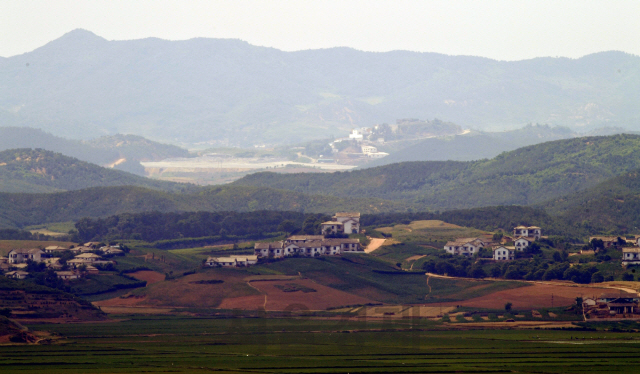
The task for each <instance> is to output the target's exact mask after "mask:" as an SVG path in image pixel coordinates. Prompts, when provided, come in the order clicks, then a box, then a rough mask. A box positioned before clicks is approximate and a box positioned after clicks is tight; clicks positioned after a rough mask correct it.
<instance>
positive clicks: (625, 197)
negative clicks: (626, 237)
mask: <svg viewBox="0 0 640 374" xmlns="http://www.w3.org/2000/svg"><path fill="white" fill-rule="evenodd" d="M539 207H541V208H544V209H545V210H546V211H548V212H549V213H550V214H553V215H556V216H560V217H563V218H564V219H565V220H567V221H571V222H574V223H575V224H576V225H578V226H581V227H584V228H585V229H587V230H589V231H592V232H601V233H611V234H616V235H617V234H635V235H637V234H638V233H640V214H639V213H638V212H640V169H637V170H633V171H631V172H627V173H624V174H622V175H619V176H617V177H614V178H611V179H608V180H606V181H605V182H602V183H600V184H598V185H597V186H595V187H592V188H589V189H587V190H584V191H580V192H577V193H574V194H570V195H566V196H562V197H559V198H556V199H553V200H550V201H547V202H545V203H543V204H540V206H539Z"/></svg>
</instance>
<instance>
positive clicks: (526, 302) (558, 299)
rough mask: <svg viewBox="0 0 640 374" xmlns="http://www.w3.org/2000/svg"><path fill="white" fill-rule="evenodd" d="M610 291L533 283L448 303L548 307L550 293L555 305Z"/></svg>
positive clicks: (571, 302) (610, 291) (491, 306)
mask: <svg viewBox="0 0 640 374" xmlns="http://www.w3.org/2000/svg"><path fill="white" fill-rule="evenodd" d="M612 291H613V290H611V289H606V288H595V287H570V286H556V285H550V284H534V285H531V286H528V287H520V288H513V289H510V290H504V291H498V292H494V293H492V294H489V295H485V296H481V297H476V298H473V299H469V300H465V301H460V302H456V303H448V304H456V305H462V306H469V307H475V308H490V309H496V308H503V307H504V304H506V303H512V304H513V308H514V309H525V308H526V309H531V308H549V307H551V295H553V306H554V307H557V306H569V305H571V304H575V302H576V297H582V298H586V297H592V296H599V295H600V294H603V293H612Z"/></svg>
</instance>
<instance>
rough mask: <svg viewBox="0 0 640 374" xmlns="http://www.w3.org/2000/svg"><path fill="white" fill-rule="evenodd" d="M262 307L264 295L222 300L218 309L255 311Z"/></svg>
mask: <svg viewBox="0 0 640 374" xmlns="http://www.w3.org/2000/svg"><path fill="white" fill-rule="evenodd" d="M263 306H264V295H253V296H241V297H234V298H231V299H224V300H222V302H221V303H220V306H218V308H220V309H245V310H257V309H262V307H263Z"/></svg>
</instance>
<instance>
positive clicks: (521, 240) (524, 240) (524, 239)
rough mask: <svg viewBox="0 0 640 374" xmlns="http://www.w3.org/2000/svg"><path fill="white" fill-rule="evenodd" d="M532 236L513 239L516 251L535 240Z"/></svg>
mask: <svg viewBox="0 0 640 374" xmlns="http://www.w3.org/2000/svg"><path fill="white" fill-rule="evenodd" d="M535 241H536V240H535V239H534V238H529V237H527V236H522V237H520V238H518V239H516V240H515V242H514V244H515V248H516V250H517V251H519V252H522V251H524V249H525V248H527V247H528V246H529V245H531V243H533V242H535Z"/></svg>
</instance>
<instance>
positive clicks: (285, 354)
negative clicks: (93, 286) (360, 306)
mask: <svg viewBox="0 0 640 374" xmlns="http://www.w3.org/2000/svg"><path fill="white" fill-rule="evenodd" d="M122 317H125V316H120V318H122ZM455 325H457V324H452V325H451V326H455ZM29 327H30V328H31V329H32V330H49V331H52V332H53V333H54V334H60V335H61V336H63V337H64V338H63V339H62V340H61V341H60V344H51V345H44V346H33V345H30V346H27V345H15V346H4V347H2V352H3V354H2V355H1V356H0V371H2V372H11V373H24V374H30V373H42V372H47V373H53V374H57V373H85V372H95V373H130V372H148V373H160V372H174V373H204V372H211V371H216V372H220V373H231V372H234V373H238V372H241V373H243V372H251V373H365V372H373V373H418V372H419V373H449V372H451V373H453V372H456V373H479V372H482V373H504V372H519V373H584V372H599V373H602V372H615V373H635V372H637V365H638V364H639V363H640V358H638V356H637V352H638V349H639V348H640V334H638V333H637V332H630V333H629V332H627V333H621V332H611V331H578V330H571V331H566V330H565V331H558V330H532V329H529V330H511V329H504V330H470V331H466V330H453V331H451V330H449V331H446V330H444V328H445V326H444V325H441V324H439V323H437V322H425V321H423V320H391V319H389V320H377V321H371V320H346V319H335V320H313V319H308V318H305V317H298V318H287V319H281V318H232V319H222V318H193V317H170V316H162V317H160V316H156V317H133V318H130V319H128V320H125V321H121V322H118V323H101V324H100V323H83V324H66V325H64V324H57V325H51V324H39V325H30V326H29ZM607 327H609V328H611V326H607Z"/></svg>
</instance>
